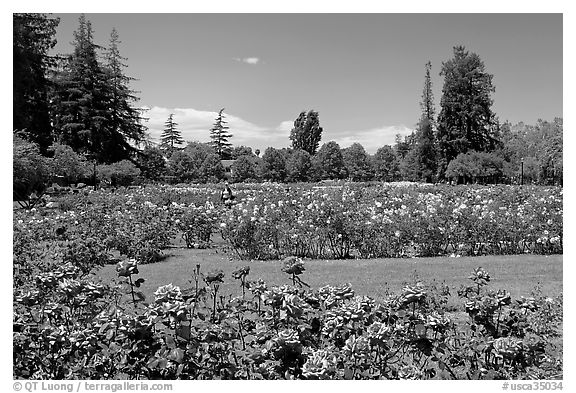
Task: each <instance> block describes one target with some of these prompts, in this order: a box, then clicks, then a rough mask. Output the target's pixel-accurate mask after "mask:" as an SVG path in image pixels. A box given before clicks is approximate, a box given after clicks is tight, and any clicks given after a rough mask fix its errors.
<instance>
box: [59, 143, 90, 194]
mask: <svg viewBox="0 0 576 393" xmlns="http://www.w3.org/2000/svg"><path fill="white" fill-rule="evenodd" d="M49 151H50V152H52V153H53V154H54V156H53V158H52V165H51V167H52V174H53V175H54V176H57V177H59V178H60V179H62V180H63V181H64V182H65V183H67V184H72V183H78V182H80V181H83V180H85V179H87V178H89V177H90V176H91V174H92V165H90V163H89V162H87V161H86V158H85V157H83V156H81V155H79V154H77V153H76V152H75V151H74V150H72V148H71V147H70V146H67V145H60V144H55V145H52V146H51V147H50V148H49Z"/></svg>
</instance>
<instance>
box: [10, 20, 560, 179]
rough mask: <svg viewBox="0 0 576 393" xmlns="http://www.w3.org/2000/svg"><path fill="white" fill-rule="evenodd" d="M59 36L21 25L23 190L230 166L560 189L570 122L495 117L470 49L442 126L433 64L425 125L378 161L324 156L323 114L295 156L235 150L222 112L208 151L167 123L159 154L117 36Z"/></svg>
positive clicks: (235, 173)
mask: <svg viewBox="0 0 576 393" xmlns="http://www.w3.org/2000/svg"><path fill="white" fill-rule="evenodd" d="M57 25H58V19H57V18H52V17H50V16H48V15H44V14H14V15H13V51H14V56H13V59H14V60H13V62H14V67H13V69H14V82H13V103H14V106H13V130H14V178H15V185H16V182H17V181H18V182H20V183H22V184H24V183H26V181H25V180H24V179H29V178H30V177H32V178H36V177H38V176H40V175H41V174H42V173H44V172H46V173H49V174H51V175H52V176H57V177H59V178H64V179H66V180H67V181H70V182H78V181H89V179H90V178H91V176H96V173H99V174H100V178H102V179H101V180H106V181H108V182H111V183H118V184H119V183H130V182H132V181H136V180H140V181H143V180H152V181H166V180H168V181H174V182H189V181H195V182H207V181H218V180H220V179H223V178H224V177H226V169H225V166H224V165H229V163H228V164H226V161H225V160H234V162H233V163H232V165H231V177H232V180H233V181H249V180H253V181H261V180H271V181H280V182H298V181H318V180H323V179H350V180H354V181H369V180H380V181H397V180H410V181H425V182H439V181H458V182H485V183H486V182H508V183H514V182H519V177H520V176H521V175H523V178H524V179H525V180H526V181H527V182H528V181H530V182H536V183H542V184H550V183H555V184H558V183H560V184H561V183H562V169H563V168H562V128H563V124H562V119H561V118H559V119H554V120H553V121H552V122H548V121H543V120H539V121H538V122H537V124H535V125H525V124H523V123H519V124H516V125H512V124H510V123H508V122H504V123H501V122H500V120H499V119H498V117H497V116H496V115H495V113H494V112H493V111H492V103H493V100H492V93H493V92H494V91H495V87H494V85H493V76H492V75H491V74H489V73H488V72H487V71H486V70H485V66H484V63H483V61H482V60H481V59H480V57H479V56H478V55H477V54H475V53H470V52H468V51H467V50H466V49H465V48H464V47H463V46H457V47H455V48H454V53H453V57H452V58H451V59H449V60H448V61H446V62H443V63H442V67H441V71H440V75H441V76H443V77H444V85H443V89H442V97H441V100H440V112H439V113H438V115H436V109H435V103H434V97H433V93H432V81H431V72H432V65H431V63H430V62H428V63H427V64H426V65H425V74H424V88H423V93H422V97H421V101H420V106H421V117H420V119H419V121H418V123H417V126H416V129H415V130H414V132H412V134H410V135H408V136H405V137H404V138H402V137H400V136H397V138H396V143H395V144H394V145H390V146H383V147H381V148H380V149H378V151H377V152H376V153H375V154H374V155H369V154H367V153H366V151H365V149H364V147H363V146H362V145H360V144H359V143H354V144H353V145H352V146H350V147H347V148H341V147H340V146H339V145H338V144H337V143H336V142H334V141H329V142H327V143H324V144H322V145H320V143H321V140H322V133H323V128H322V127H321V126H320V118H319V114H318V112H317V111H314V110H305V111H302V112H301V113H300V114H299V115H298V117H297V118H296V119H295V121H294V127H293V128H292V130H291V133H290V137H289V138H290V141H291V147H290V148H284V149H275V148H272V147H269V148H267V149H266V150H265V151H264V152H263V154H262V156H260V152H259V151H252V149H251V148H250V147H246V146H236V147H235V146H233V144H232V143H231V138H232V136H233V135H232V134H231V133H230V127H229V126H228V123H227V121H226V118H225V115H224V109H221V110H220V111H219V113H218V114H217V116H216V118H215V122H214V125H213V127H212V128H211V129H210V130H209V137H210V140H211V141H210V142H209V143H199V142H189V143H188V144H185V142H184V140H183V138H182V136H181V132H180V131H179V130H178V124H177V122H176V120H175V118H174V114H170V116H169V118H168V119H167V120H166V123H165V126H164V130H163V132H162V135H161V140H160V144H159V145H158V146H155V145H154V144H152V143H151V142H150V140H149V138H148V136H147V128H146V126H145V125H144V124H145V120H146V119H145V112H144V111H142V110H141V109H140V108H138V107H137V106H136V104H137V102H138V97H137V92H135V91H134V90H132V89H131V88H130V82H131V81H132V80H133V78H131V77H129V76H126V75H125V73H124V70H125V68H126V67H127V65H126V64H125V62H126V60H127V59H125V58H124V57H122V56H121V54H120V51H119V44H120V39H119V36H118V33H117V32H116V30H115V29H114V30H112V32H111V34H110V40H109V42H108V45H107V47H102V46H100V45H97V44H95V43H94V39H93V35H94V32H93V29H92V25H91V23H90V21H89V20H87V19H86V17H85V16H84V15H82V16H81V17H80V18H79V24H78V28H77V30H76V31H75V32H74V40H73V42H72V45H73V52H72V53H70V54H68V55H58V56H49V55H48V53H49V51H50V49H52V48H53V47H54V46H55V44H56V41H55V38H54V36H55V32H56V27H57ZM17 160H19V161H18V162H16V161H17ZM223 160H224V161H223ZM223 162H224V164H223ZM41 163H42V165H41ZM17 178H18V179H19V180H18V179H17ZM37 180H38V179H37ZM20 183H19V184H20ZM32 183H34V182H32ZM22 184H20V185H19V186H18V188H19V189H20V188H22V187H21V186H22ZM26 184H28V186H27V187H24V189H28V188H29V185H30V184H29V183H26Z"/></svg>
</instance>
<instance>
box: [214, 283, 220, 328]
mask: <svg viewBox="0 0 576 393" xmlns="http://www.w3.org/2000/svg"><path fill="white" fill-rule="evenodd" d="M219 288H220V285H219V284H214V295H213V299H214V307H213V308H212V319H213V320H214V321H216V299H217V298H218V296H217V295H218V289H219Z"/></svg>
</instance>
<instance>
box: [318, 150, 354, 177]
mask: <svg viewBox="0 0 576 393" xmlns="http://www.w3.org/2000/svg"><path fill="white" fill-rule="evenodd" d="M311 172H312V176H313V177H314V179H315V180H325V179H345V178H346V177H347V176H348V172H347V171H346V165H345V164H344V158H343V157H342V151H341V150H340V146H339V145H338V144H337V143H336V142H334V141H330V142H328V143H325V144H323V145H322V147H321V148H320V150H318V153H317V154H316V155H315V156H314V157H313V158H312V171H311Z"/></svg>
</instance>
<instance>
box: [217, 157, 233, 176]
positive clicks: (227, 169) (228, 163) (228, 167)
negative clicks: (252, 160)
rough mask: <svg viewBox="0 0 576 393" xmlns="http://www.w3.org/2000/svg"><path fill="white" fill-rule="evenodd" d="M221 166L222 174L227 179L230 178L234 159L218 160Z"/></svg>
mask: <svg viewBox="0 0 576 393" xmlns="http://www.w3.org/2000/svg"><path fill="white" fill-rule="evenodd" d="M220 162H221V163H222V166H223V167H224V176H225V177H226V179H227V180H231V179H232V164H234V163H235V162H236V160H220Z"/></svg>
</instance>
